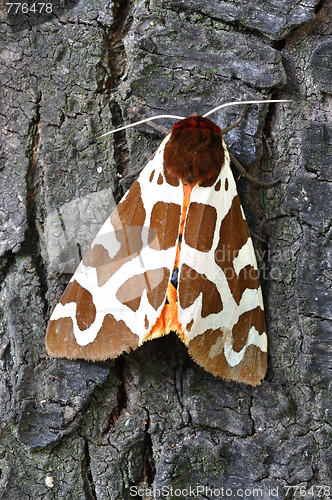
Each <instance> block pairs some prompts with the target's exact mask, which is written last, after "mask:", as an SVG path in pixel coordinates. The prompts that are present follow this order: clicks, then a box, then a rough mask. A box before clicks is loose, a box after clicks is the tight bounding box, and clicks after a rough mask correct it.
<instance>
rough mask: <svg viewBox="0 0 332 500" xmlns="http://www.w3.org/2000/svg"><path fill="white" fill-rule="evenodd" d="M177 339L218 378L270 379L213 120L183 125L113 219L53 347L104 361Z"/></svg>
mask: <svg viewBox="0 0 332 500" xmlns="http://www.w3.org/2000/svg"><path fill="white" fill-rule="evenodd" d="M264 102H270V101H264ZM170 331H174V332H176V333H177V335H178V336H179V337H180V339H181V340H182V341H183V342H184V343H185V345H186V346H187V347H188V351H189V354H190V356H191V357H192V358H193V359H194V361H195V362H196V363H197V364H199V365H200V366H202V367H203V368H204V369H205V370H206V371H208V372H210V373H212V374H213V375H215V376H220V377H222V378H224V379H226V380H235V381H238V382H244V383H246V384H249V385H252V386H256V385H259V384H260V383H261V380H262V379H263V378H264V376H265V373H266V365H267V335H266V325H265V318H264V305H263V299H262V292H261V287H260V282H259V274H258V269H257V263H256V258H255V252H254V248H253V244H252V240H251V237H250V234H249V230H248V227H247V223H246V219H245V215H244V212H243V209H242V206H241V203H240V199H239V196H238V193H237V189H236V184H235V181H234V177H233V174H232V172H231V169H230V156H229V152H228V150H227V146H226V144H225V142H224V140H223V137H222V134H221V129H220V128H219V127H218V126H217V125H216V124H215V123H214V122H212V121H211V120H210V119H208V118H207V117H206V116H204V117H202V116H199V115H192V116H190V117H189V118H185V119H181V120H180V121H179V122H177V123H176V124H175V125H174V126H173V129H172V132H171V133H170V134H168V135H167V136H166V137H165V139H164V140H163V141H162V143H161V144H160V146H159V148H158V150H157V151H156V153H155V154H154V156H153V158H152V159H151V160H150V161H149V162H148V164H147V165H146V167H145V168H144V169H143V170H142V172H141V173H140V175H139V177H138V178H137V180H136V181H135V182H134V184H133V185H132V186H131V188H130V189H129V191H128V192H127V193H126V194H125V196H124V197H123V198H122V200H121V202H120V203H119V205H118V206H117V208H116V209H115V210H114V211H113V213H112V214H111V215H110V217H109V218H108V219H107V220H106V222H105V223H104V225H103V226H102V228H101V230H100V231H99V233H98V234H97V236H96V238H95V239H94V241H93V242H92V245H91V249H90V250H89V251H88V253H87V255H86V256H85V258H84V259H83V260H82V262H81V263H80V265H79V267H78V269H77V271H76V272H75V274H74V275H73V277H72V279H71V280H70V282H69V284H68V286H67V288H66V290H65V292H64V293H63V295H62V297H61V299H60V302H59V303H58V304H57V306H56V307H55V309H54V311H53V314H52V316H51V318H50V321H49V324H48V327H47V333H46V348H47V351H48V353H49V354H50V355H51V356H54V357H64V358H68V359H85V360H93V361H98V360H106V359H109V358H111V359H113V358H116V357H117V356H119V355H121V354H122V353H123V352H129V351H130V350H134V349H136V348H137V347H139V346H140V345H141V344H142V343H143V342H146V341H147V340H151V339H155V338H158V337H162V336H163V335H167V334H168V333H169V332H170Z"/></svg>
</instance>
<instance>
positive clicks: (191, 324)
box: [186, 319, 194, 332]
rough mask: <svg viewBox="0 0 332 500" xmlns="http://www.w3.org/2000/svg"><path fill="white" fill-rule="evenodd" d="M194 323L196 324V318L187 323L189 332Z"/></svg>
mask: <svg viewBox="0 0 332 500" xmlns="http://www.w3.org/2000/svg"><path fill="white" fill-rule="evenodd" d="M193 324H194V320H193V319H192V320H191V321H189V323H188V324H187V326H186V330H187V332H190V330H191V329H192V327H193Z"/></svg>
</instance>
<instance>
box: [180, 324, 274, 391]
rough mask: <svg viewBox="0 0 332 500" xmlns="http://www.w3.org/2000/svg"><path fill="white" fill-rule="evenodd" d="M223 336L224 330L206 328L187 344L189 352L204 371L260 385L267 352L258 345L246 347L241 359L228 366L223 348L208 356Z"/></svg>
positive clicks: (264, 369)
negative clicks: (212, 356)
mask: <svg viewBox="0 0 332 500" xmlns="http://www.w3.org/2000/svg"><path fill="white" fill-rule="evenodd" d="M223 336H224V332H223V331H222V330H220V329H218V330H207V331H206V332H204V333H203V334H202V335H197V336H196V337H194V338H193V339H192V340H191V341H190V342H189V344H188V349H189V354H190V356H191V357H192V358H193V359H194V361H196V363H197V364H199V365H200V366H202V367H203V368H204V369H205V370H206V371H208V372H210V373H212V374H213V375H215V376H219V377H222V378H224V379H225V380H235V381H237V382H244V383H245V384H249V385H252V386H256V385H260V383H261V380H262V379H263V378H264V376H265V373H266V365H267V354H266V352H263V351H261V350H260V349H259V347H257V346H254V345H250V346H248V347H247V349H246V352H245V355H244V358H243V360H242V361H241V362H240V363H239V364H238V365H237V366H234V367H231V366H229V364H228V363H227V360H226V358H225V355H224V350H223V348H221V349H220V352H219V353H218V354H217V355H216V356H215V357H214V358H211V357H209V353H210V349H211V347H212V346H213V345H215V343H216V342H217V341H218V339H219V338H220V337H223Z"/></svg>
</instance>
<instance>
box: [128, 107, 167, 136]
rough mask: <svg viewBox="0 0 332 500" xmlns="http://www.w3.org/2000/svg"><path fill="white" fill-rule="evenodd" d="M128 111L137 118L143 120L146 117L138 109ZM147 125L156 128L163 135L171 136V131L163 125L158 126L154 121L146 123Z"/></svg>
mask: <svg viewBox="0 0 332 500" xmlns="http://www.w3.org/2000/svg"><path fill="white" fill-rule="evenodd" d="M127 111H128V112H129V113H131V114H132V115H134V116H137V117H138V118H142V119H144V118H145V117H144V116H143V115H141V114H140V113H139V112H138V111H137V109H136V108H128V109H127ZM146 124H147V125H149V126H150V127H152V128H154V129H155V130H158V132H161V133H162V134H165V135H167V134H169V133H170V130H168V128H166V127H163V126H162V125H156V124H155V123H153V122H152V121H148V122H146Z"/></svg>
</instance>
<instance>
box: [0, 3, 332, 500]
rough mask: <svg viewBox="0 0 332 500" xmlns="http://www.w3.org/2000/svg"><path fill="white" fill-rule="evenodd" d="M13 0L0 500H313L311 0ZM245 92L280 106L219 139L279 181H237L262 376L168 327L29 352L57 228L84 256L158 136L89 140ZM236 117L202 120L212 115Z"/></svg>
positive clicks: (322, 447)
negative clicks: (70, 348) (94, 345)
mask: <svg viewBox="0 0 332 500" xmlns="http://www.w3.org/2000/svg"><path fill="white" fill-rule="evenodd" d="M30 4H31V2H30ZM22 5H23V4H20V8H19V11H18V13H16V14H15V12H14V11H13V10H12V11H11V12H10V13H9V14H8V13H7V10H8V6H6V5H4V6H3V5H2V6H1V7H0V9H1V10H0V13H1V20H2V23H1V27H0V30H1V52H0V63H1V87H2V88H1V93H2V107H1V114H0V120H1V127H2V132H1V139H2V145H1V150H0V155H1V159H2V163H1V167H0V222H1V228H0V254H1V258H0V276H1V292H0V293H1V299H0V318H1V325H0V358H1V359H0V370H1V376H0V398H1V399H0V415H1V421H0V422H1V424H0V432H1V434H0V497H1V498H4V499H8V500H25V499H30V498H40V499H53V498H54V499H67V500H70V499H80V500H83V499H89V500H90V499H95V500H106V499H107V500H108V499H112V500H119V499H129V498H134V497H135V494H136V493H137V495H136V496H140V497H144V498H156V499H157V498H165V499H166V498H190V499H191V498H199V499H203V498H204V499H214V498H223V497H230V498H241V497H245V498H256V497H259V498H264V499H271V498H278V499H284V498H293V497H294V496H295V493H296V488H297V487H298V491H297V494H298V495H299V494H300V493H301V494H302V497H303V498H306V499H313V498H318V497H319V496H320V497H321V498H331V497H332V495H331V488H332V484H331V477H332V465H331V464H332V433H331V423H332V422H331V421H332V400H331V396H330V394H331V374H332V347H331V345H332V344H331V342H332V305H331V304H332V301H331V285H332V260H331V256H332V241H331V238H332V236H331V235H332V224H331V221H332V219H331V213H332V211H331V209H332V189H331V185H332V184H331V182H332V170H331V164H332V150H331V145H332V101H331V93H332V71H331V68H332V55H331V54H332V42H331V39H332V27H331V26H332V25H331V20H332V16H331V14H332V3H331V1H330V0H327V1H325V2H323V3H320V4H318V0H307V1H306V2H300V1H299V0H288V1H287V2H285V1H284V0H275V1H274V2H265V1H264V2H262V1H261V0H231V1H228V2H223V1H218V2H216V1H212V0H197V1H194V0H182V1H180V0H171V1H163V0H151V1H150V2H149V1H143V0H136V1H135V0H133V1H132V3H129V2H128V0H120V2H116V3H114V4H112V2H106V1H104V0H96V1H94V2H90V1H87V0H81V1H72V2H69V1H68V2H67V1H63V2H60V6H59V4H58V3H57V5H55V4H53V5H52V4H48V5H52V9H51V10H52V12H49V13H38V12H31V11H30V12H29V13H28V14H24V13H22ZM315 8H316V11H315ZM15 9H16V7H15ZM37 9H38V7H37ZM262 97H263V98H270V97H274V98H289V99H293V102H291V103H286V104H283V105H275V106H272V105H271V106H269V107H268V106H257V105H256V106H251V107H250V109H249V114H248V116H247V117H246V119H245V121H244V122H243V123H242V124H241V125H240V127H238V128H237V129H234V130H232V131H231V132H230V133H229V134H228V135H227V136H226V140H227V143H228V145H229V147H230V150H231V152H232V153H233V154H234V155H235V156H236V157H237V158H238V159H239V160H240V161H241V162H242V163H243V164H244V165H245V166H246V168H247V169H248V170H249V172H250V173H251V174H253V175H256V174H258V172H261V174H260V177H261V179H265V180H270V179H272V178H276V177H279V178H280V179H281V183H280V184H279V185H278V186H276V187H274V188H273V189H269V190H266V189H263V190H258V189H257V188H256V187H252V186H250V185H249V184H248V183H247V181H245V180H243V179H241V180H240V181H239V182H238V187H239V191H240V195H241V198H242V202H243V204H244V207H245V211H246V214H247V218H248V221H249V225H250V228H251V229H252V230H254V231H255V232H256V233H260V234H262V235H263V236H264V237H265V238H266V239H267V243H266V244H263V245H261V244H257V251H258V254H259V255H260V256H261V263H260V265H261V267H262V277H263V287H264V300H265V304H266V310H267V314H266V316H267V324H268V336H269V369H268V374H267V376H266V379H265V380H264V382H263V384H262V385H261V386H260V387H258V388H254V389H253V388H250V387H245V386H243V385H240V384H236V383H226V382H224V381H223V380H221V379H217V378H215V377H213V376H212V375H210V374H208V373H206V372H205V371H204V370H202V369H201V368H199V367H198V366H197V365H196V364H195V363H194V362H193V361H192V360H191V359H190V358H189V356H188V354H187V351H186V348H185V346H184V345H182V344H181V342H180V340H178V339H177V337H176V336H175V335H170V336H168V337H165V338H162V339H158V340H155V341H153V342H150V343H148V344H146V345H144V346H143V347H141V348H139V349H138V350H137V351H135V352H132V353H130V354H128V355H124V356H122V357H121V358H119V359H117V360H115V361H110V362H107V363H87V362H83V361H82V362H77V361H66V360H54V359H49V358H48V357H47V355H46V353H45V348H44V335H45V327H46V322H47V320H48V317H49V314H50V311H51V309H52V308H53V307H54V305H55V304H56V303H57V301H58V299H59V297H60V295H61V293H62V291H63V289H64V287H65V285H66V283H67V282H68V279H69V275H68V274H63V272H66V273H69V272H72V271H73V270H74V267H75V262H76V261H77V259H78V257H79V256H76V257H73V256H72V252H71V250H72V249H71V248H70V241H72V240H73V239H75V235H74V236H73V235H68V234H67V235H66V234H64V232H65V229H66V228H67V229H68V228H69V227H74V233H75V234H77V233H81V240H80V241H82V246H83V250H84V249H85V247H86V246H87V245H88V243H89V241H88V240H90V239H91V238H90V231H92V233H93V231H94V230H91V224H92V225H93V224H94V223H95V222H96V220H97V222H98V221H99V219H98V217H100V219H101V222H102V219H103V218H104V217H105V216H106V215H105V214H107V212H108V211H109V204H108V202H109V198H110V196H108V195H107V193H109V192H111V193H113V194H114V196H115V199H116V200H117V201H118V200H119V197H120V196H121V194H122V193H123V190H124V189H126V188H127V187H128V181H127V180H126V181H123V182H122V183H121V182H120V181H119V176H120V175H121V174H124V173H129V172H131V171H133V170H135V169H137V168H138V167H139V166H140V164H142V163H144V162H145V160H146V159H147V158H148V156H149V155H150V154H151V152H152V151H153V150H154V149H155V148H156V147H157V145H158V143H159V142H160V139H161V137H162V135H161V134H159V133H157V132H155V131H153V130H151V129H150V128H149V127H148V126H141V127H139V128H138V129H135V130H131V131H127V132H123V133H118V134H117V135H115V136H114V137H111V138H109V139H107V140H103V141H98V140H96V137H97V136H98V135H100V134H101V133H103V132H105V131H107V130H110V129H111V128H113V127H114V126H119V125H122V124H124V123H126V122H127V121H128V120H129V116H130V115H129V113H128V111H127V110H128V108H130V107H133V106H136V107H138V109H139V111H140V112H141V114H144V115H147V116H153V115H155V114H159V113H165V112H166V113H176V114H180V115H183V116H188V115H189V114H191V113H192V112H194V111H195V112H198V113H204V112H207V111H208V110H209V109H211V108H212V107H214V106H217V105H218V104H220V103H222V102H230V101H235V100H245V99H249V98H250V99H259V98H262ZM239 113H240V109H239V108H235V107H234V108H229V109H228V110H227V111H220V112H218V113H216V114H215V115H213V116H212V119H213V120H214V121H215V122H217V123H218V125H219V126H221V127H224V126H226V125H229V124H230V123H232V122H233V121H234V119H235V118H236V117H237V116H239ZM163 124H164V125H165V126H170V125H171V122H170V121H169V120H166V121H165V122H164V123H163ZM95 192H102V193H106V197H105V199H104V198H101V199H102V200H104V201H103V206H102V207H101V206H100V203H99V204H98V203H97V205H95V206H94V207H93V209H91V204H89V203H88V204H87V205H89V206H88V207H86V208H84V206H83V208H82V205H81V215H80V214H78V215H77V211H76V212H75V214H76V215H73V214H72V211H71V207H72V205H68V203H69V202H71V201H72V200H75V199H77V198H80V199H82V198H83V200H87V199H88V198H84V197H86V196H87V195H88V194H89V193H95ZM98 199H99V198H98ZM83 205H84V201H83ZM63 207H67V208H65V209H64V208H63ZM68 207H69V208H68ZM91 210H92V211H91ZM54 214H60V215H61V217H57V216H56V217H55V219H56V220H57V221H58V225H59V227H58V233H57V234H58V236H57V237H56V239H55V240H54V241H53V242H52V244H51V245H50V244H49V241H47V227H48V226H47V223H48V222H49V221H52V220H53V219H52V217H53V216H54ZM66 217H69V219H70V221H71V222H70V224H67V223H66ZM75 217H76V219H75ZM73 218H74V219H75V221H74V222H73ZM86 219H91V220H90V222H91V223H90V225H89V224H87V226H88V227H87V229H85V226H84V224H85V223H86ZM59 220H60V222H59ZM101 222H100V224H101ZM63 225H64V226H66V227H65V228H64V227H63ZM68 231H69V229H68ZM87 235H88V236H87ZM67 237H68V238H69V240H70V241H69V242H68V241H67V240H68V238H67ZM66 238H67V240H66ZM66 244H67V247H68V245H69V247H68V248H66ZM62 245H63V247H62ZM59 247H61V248H60V250H59ZM74 247H75V248H76V246H75V242H74ZM52 249H53V250H54V252H55V255H53V257H52V256H50V255H51V254H52ZM63 252H67V253H68V255H67V256H66V255H65V256H64V255H63V254H62V253H63ZM61 263H62V264H63V263H64V266H63V267H61ZM143 487H145V488H146V489H145V491H144V492H143V489H141V490H139V488H143ZM148 488H150V490H149V489H148ZM153 488H155V490H154V491H153ZM197 488H198V489H197ZM241 492H242V494H241ZM143 493H144V495H143Z"/></svg>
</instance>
